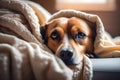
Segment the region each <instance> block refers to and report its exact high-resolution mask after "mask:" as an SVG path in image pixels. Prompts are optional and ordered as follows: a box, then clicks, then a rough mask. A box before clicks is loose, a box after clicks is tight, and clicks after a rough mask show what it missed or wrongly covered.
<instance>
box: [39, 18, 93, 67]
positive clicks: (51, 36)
mask: <svg viewBox="0 0 120 80" xmlns="http://www.w3.org/2000/svg"><path fill="white" fill-rule="evenodd" d="M41 34H42V37H43V39H44V41H45V44H46V45H47V46H48V48H49V49H50V50H52V51H53V53H54V54H55V55H57V56H58V57H60V58H61V59H62V60H63V62H64V63H65V64H67V65H76V64H79V63H80V62H81V60H82V59H83V55H84V54H85V53H88V52H89V53H91V52H92V51H93V44H94V36H95V35H94V32H93V31H92V28H91V26H90V25H89V23H88V22H86V21H85V20H83V19H80V18H76V17H71V18H65V17H61V18H57V19H53V20H52V21H50V22H49V23H47V24H46V25H45V26H43V27H41Z"/></svg>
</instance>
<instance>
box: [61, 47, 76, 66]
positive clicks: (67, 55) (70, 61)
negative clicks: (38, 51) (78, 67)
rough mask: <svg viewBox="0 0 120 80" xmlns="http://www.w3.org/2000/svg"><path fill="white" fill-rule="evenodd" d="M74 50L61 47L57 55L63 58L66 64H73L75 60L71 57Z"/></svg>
mask: <svg viewBox="0 0 120 80" xmlns="http://www.w3.org/2000/svg"><path fill="white" fill-rule="evenodd" d="M73 55H74V51H73V50H72V49H62V50H61V51H60V54H59V57H60V58H61V59H62V60H63V62H64V63H65V64H66V65H74V64H76V63H75V60H74V58H73Z"/></svg>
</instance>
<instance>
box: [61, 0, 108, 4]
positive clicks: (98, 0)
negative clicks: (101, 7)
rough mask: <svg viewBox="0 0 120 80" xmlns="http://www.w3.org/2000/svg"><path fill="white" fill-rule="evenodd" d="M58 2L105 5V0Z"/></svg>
mask: <svg viewBox="0 0 120 80" xmlns="http://www.w3.org/2000/svg"><path fill="white" fill-rule="evenodd" d="M59 1H60V2H67V3H102V4H103V3H106V2H107V0H59Z"/></svg>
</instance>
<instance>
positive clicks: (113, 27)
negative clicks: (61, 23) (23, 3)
mask: <svg viewBox="0 0 120 80" xmlns="http://www.w3.org/2000/svg"><path fill="white" fill-rule="evenodd" d="M32 1H34V2H37V3H39V4H40V5H41V6H43V7H44V8H45V9H47V10H48V11H49V12H50V13H51V14H53V13H55V12H56V11H58V10H61V9H76V10H81V11H84V12H88V13H92V14H97V15H98V16H99V17H100V18H101V19H102V21H103V24H104V26H105V29H106V31H107V32H109V33H110V34H111V35H112V37H116V36H120V0H32Z"/></svg>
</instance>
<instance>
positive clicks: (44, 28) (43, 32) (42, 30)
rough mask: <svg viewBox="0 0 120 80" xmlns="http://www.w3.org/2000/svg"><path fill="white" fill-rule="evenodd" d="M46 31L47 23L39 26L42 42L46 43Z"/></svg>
mask: <svg viewBox="0 0 120 80" xmlns="http://www.w3.org/2000/svg"><path fill="white" fill-rule="evenodd" d="M46 31H47V25H44V26H41V27H40V33H41V35H42V39H43V40H44V43H45V44H47V36H46Z"/></svg>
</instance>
